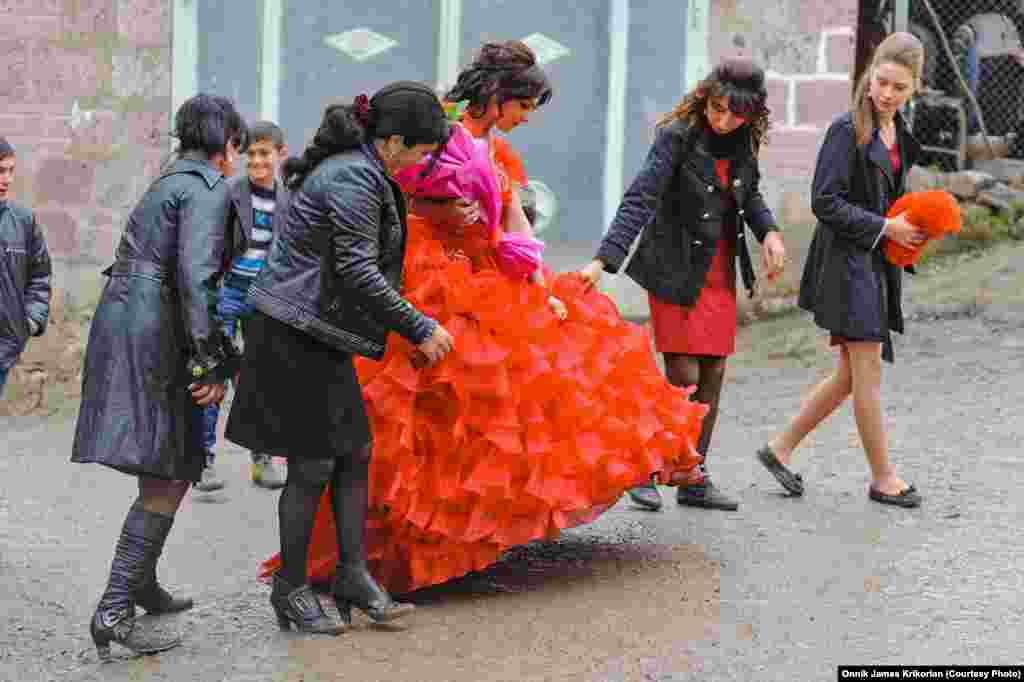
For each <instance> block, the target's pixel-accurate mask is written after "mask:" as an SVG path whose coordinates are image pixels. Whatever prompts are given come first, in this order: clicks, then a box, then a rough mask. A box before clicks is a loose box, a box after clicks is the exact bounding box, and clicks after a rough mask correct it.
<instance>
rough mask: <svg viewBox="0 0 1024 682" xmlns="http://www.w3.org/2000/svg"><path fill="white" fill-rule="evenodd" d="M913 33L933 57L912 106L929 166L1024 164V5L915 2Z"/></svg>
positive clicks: (1014, 0)
mask: <svg viewBox="0 0 1024 682" xmlns="http://www.w3.org/2000/svg"><path fill="white" fill-rule="evenodd" d="M889 4H892V3H889ZM909 30H910V31H911V32H912V33H914V34H915V35H917V37H918V38H920V39H921V41H922V42H923V43H924V46H925V51H926V64H925V69H924V74H923V80H924V86H925V88H924V89H923V91H922V92H921V94H920V95H919V96H918V97H916V98H915V100H914V102H913V105H912V117H913V121H914V132H915V134H916V135H917V137H918V138H919V139H920V140H921V142H922V143H923V145H924V147H925V155H926V158H925V159H924V161H923V163H924V165H937V166H939V167H941V168H943V169H944V170H955V169H961V168H965V167H970V165H971V162H972V160H975V159H978V158H990V157H992V156H1011V157H1018V158H1021V157H1024V138H1022V137H1021V133H1024V118H1022V93H1024V43H1022V42H1021V35H1024V0H910V25H909Z"/></svg>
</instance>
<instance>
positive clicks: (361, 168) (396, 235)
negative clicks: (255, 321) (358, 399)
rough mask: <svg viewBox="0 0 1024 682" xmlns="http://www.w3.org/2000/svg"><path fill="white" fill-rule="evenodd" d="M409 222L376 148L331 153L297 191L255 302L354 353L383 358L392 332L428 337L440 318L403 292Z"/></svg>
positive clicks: (254, 291) (254, 290) (252, 294)
mask: <svg viewBox="0 0 1024 682" xmlns="http://www.w3.org/2000/svg"><path fill="white" fill-rule="evenodd" d="M405 221H406V213H405V200H404V199H403V197H402V193H401V190H400V189H399V187H398V185H397V184H395V182H394V181H393V180H391V179H390V178H389V177H388V175H387V173H386V172H385V170H384V166H383V164H382V163H381V161H380V159H379V158H378V157H377V155H376V153H375V152H374V151H373V150H372V149H371V148H369V147H367V146H364V147H361V148H358V149H353V150H351V151H347V152H343V153H341V154H336V155H334V156H332V157H329V158H327V159H325V160H324V161H322V162H321V163H320V165H319V166H317V167H316V169H315V170H314V171H313V172H312V173H310V174H309V176H308V177H307V178H306V179H305V181H304V182H303V183H302V187H301V188H299V189H298V190H297V191H296V192H294V193H293V195H292V198H291V201H290V203H289V205H288V211H287V213H286V215H285V219H284V222H283V224H282V225H281V231H280V233H278V234H276V235H275V236H274V243H273V245H272V246H271V248H270V254H269V255H268V256H267V263H266V265H264V266H263V270H262V271H261V272H260V275H259V277H257V278H256V281H255V282H253V285H252V287H251V289H250V290H249V299H250V301H252V303H253V305H254V306H255V307H256V309H257V310H259V311H261V312H263V313H265V314H266V315H269V316H270V317H273V318H274V319H276V320H278V321H280V322H284V323H285V324H287V325H291V326H292V327H295V328H296V329H298V330H299V331H302V332H305V333H307V334H309V335H310V336H313V337H314V338H316V339H318V340H319V341H321V342H323V343H326V344H327V345H329V346H331V347H333V348H336V349H338V350H341V351H344V352H346V353H355V354H357V355H363V356H366V357H369V358H374V359H379V358H380V357H382V356H383V354H384V346H385V341H386V338H387V334H388V332H392V331H394V332H397V333H398V334H401V335H402V336H403V337H405V338H406V339H408V340H409V341H411V342H412V343H415V344H419V343H422V342H423V341H424V340H426V339H427V338H428V337H429V336H430V335H431V334H432V333H433V332H434V327H435V325H436V324H437V323H436V322H435V321H434V320H432V319H431V318H429V317H427V316H426V315H424V314H423V313H421V312H419V311H418V310H416V308H414V307H413V306H412V304H410V303H409V302H408V301H406V300H405V299H404V298H402V296H401V294H400V293H399V291H400V289H401V283H402V265H403V260H404V258H405V242H406V232H407V230H406V222H405Z"/></svg>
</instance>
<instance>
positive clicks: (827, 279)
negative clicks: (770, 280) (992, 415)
mask: <svg viewBox="0 0 1024 682" xmlns="http://www.w3.org/2000/svg"><path fill="white" fill-rule="evenodd" d="M896 135H897V141H898V144H899V149H900V165H901V169H900V172H899V173H894V172H893V168H892V164H891V162H890V161H889V152H888V150H886V148H885V145H884V144H883V143H882V141H881V140H880V139H879V138H878V133H877V131H876V132H875V135H874V137H872V139H871V141H870V142H869V143H868V144H866V145H858V144H857V140H856V135H855V133H854V127H853V116H852V114H849V113H847V114H843V115H841V116H839V117H838V118H836V120H835V121H833V123H832V125H831V126H829V129H828V132H827V133H826V134H825V141H824V143H823V144H822V147H821V150H820V151H819V152H818V163H817V167H816V168H815V171H814V183H813V185H812V188H811V208H812V210H813V211H814V215H815V216H816V217H817V218H818V225H817V227H816V228H815V230H814V237H813V239H812V240H811V246H810V248H809V250H808V252H807V260H806V262H805V263H804V272H803V277H802V278H801V282H800V296H799V301H798V303H799V305H800V307H801V308H803V309H804V310H808V311H810V312H812V313H813V314H814V321H815V323H817V325H818V326H819V327H821V328H823V329H826V330H828V331H830V332H832V333H833V334H836V335H839V336H843V337H846V338H849V339H858V340H865V341H879V342H881V343H882V344H883V350H882V356H883V358H884V359H886V360H887V361H889V362H892V360H893V351H892V339H891V336H890V331H895V332H899V333H901V334H902V333H903V307H902V301H901V298H902V288H903V285H902V270H901V269H900V268H899V267H898V266H895V265H893V264H891V263H889V262H888V261H887V260H885V258H884V256H883V254H882V247H883V245H884V243H885V237H882V236H881V234H882V230H883V228H884V227H885V218H884V217H883V216H885V214H886V213H887V212H888V210H889V206H891V205H892V203H893V202H894V201H896V199H897V198H899V197H900V195H902V194H903V191H904V188H905V184H906V172H907V169H909V168H910V167H911V166H912V165H913V164H914V162H915V161H916V160H917V158H918V155H919V153H920V146H919V144H918V142H917V140H916V139H915V138H914V136H913V135H912V134H911V133H910V131H909V130H907V128H906V126H905V124H904V122H903V119H902V118H901V117H897V119H896Z"/></svg>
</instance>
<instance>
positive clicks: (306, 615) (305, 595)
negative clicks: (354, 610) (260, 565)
mask: <svg viewBox="0 0 1024 682" xmlns="http://www.w3.org/2000/svg"><path fill="white" fill-rule="evenodd" d="M270 605H271V606H272V607H274V613H275V614H276V615H277V624H278V625H279V626H280V628H281V629H282V630H290V629H291V628H292V626H294V627H295V629H296V630H298V631H299V632H310V633H313V634H318V635H340V634H341V633H342V632H344V631H345V630H347V629H348V627H349V624H350V623H351V621H350V620H349V619H348V618H346V617H345V614H344V613H343V614H342V620H340V621H339V620H336V619H334V618H332V617H331V616H328V615H327V612H326V611H324V607H323V605H322V604H320V600H319V599H317V596H316V594H315V593H314V592H313V588H311V587H310V586H309V585H303V586H301V587H292V586H291V585H289V584H288V583H287V582H285V580H284V578H282V577H280V576H279V575H277V574H276V573H275V574H274V589H273V591H272V592H271V593H270Z"/></svg>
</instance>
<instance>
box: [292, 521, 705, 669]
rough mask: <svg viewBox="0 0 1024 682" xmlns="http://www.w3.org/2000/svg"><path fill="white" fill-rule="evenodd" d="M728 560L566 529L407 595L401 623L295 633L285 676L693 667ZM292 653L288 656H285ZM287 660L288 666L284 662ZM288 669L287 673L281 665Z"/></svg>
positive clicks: (691, 550) (685, 548) (693, 550)
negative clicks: (690, 655) (327, 633)
mask: <svg viewBox="0 0 1024 682" xmlns="http://www.w3.org/2000/svg"><path fill="white" fill-rule="evenodd" d="M718 589H719V570H718V566H717V565H716V564H715V563H714V562H712V561H710V560H708V559H707V558H706V557H705V556H704V553H703V551H702V550H701V549H700V548H698V547H692V546H661V545H658V546H655V545H643V544H640V545H636V544H611V543H609V542H608V541H607V538H606V537H605V538H598V537H588V536H586V535H572V536H569V535H567V536H564V537H562V538H560V539H559V540H558V541H553V542H547V543H535V544H532V545H528V546H525V547H519V548H516V549H515V550H513V551H511V552H510V553H509V554H508V555H507V556H506V557H505V558H504V559H503V560H502V561H501V562H500V563H498V564H496V565H495V566H493V567H491V568H490V569H489V570H487V571H485V572H481V573H477V574H473V575H471V576H467V577H465V578H462V579H459V580H455V581H452V582H450V583H447V584H445V585H441V586H437V587H433V588H428V589H425V590H420V591H419V592H416V593H414V594H413V595H411V596H410V597H409V598H410V600H411V601H414V602H416V603H417V604H418V605H419V609H418V611H417V612H416V614H415V615H414V616H413V617H412V618H411V619H410V620H409V624H408V626H406V627H405V628H403V629H400V630H395V629H391V630H384V629H378V628H372V627H369V626H368V625H367V623H366V621H365V619H362V618H361V616H360V615H357V620H356V627H355V629H354V630H352V631H350V632H348V633H346V634H344V635H342V636H340V637H338V638H316V639H311V638H305V637H292V636H289V637H287V638H286V639H285V641H282V643H281V644H280V645H279V647H278V651H277V652H276V653H277V655H278V656H277V657H278V660H277V666H275V667H277V671H278V673H277V674H278V676H277V677H275V678H274V679H275V680H277V679H284V680H289V681H292V680H306V681H311V680H393V681H395V682H399V681H403V680H410V681H412V680H415V681H416V682H426V681H429V680H444V681H445V682H462V681H466V682H469V681H470V680H472V681H473V682H477V681H480V680H499V679H500V680H512V679H515V680H570V679H572V680H580V679H616V678H620V677H621V678H623V679H634V678H635V677H636V676H637V675H638V674H644V671H645V670H647V669H651V668H652V667H653V669H654V670H660V671H663V672H664V671H673V672H682V671H685V670H687V669H693V666H692V665H691V663H693V662H692V661H688V660H687V655H686V651H687V649H688V647H689V645H690V644H691V643H693V642H695V641H698V640H701V639H704V638H705V636H706V633H708V632H717V631H718V623H719V592H718ZM282 659H283V660H282ZM285 671H287V672H285ZM282 673H283V675H284V676H283V677H282V676H281V675H282Z"/></svg>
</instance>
